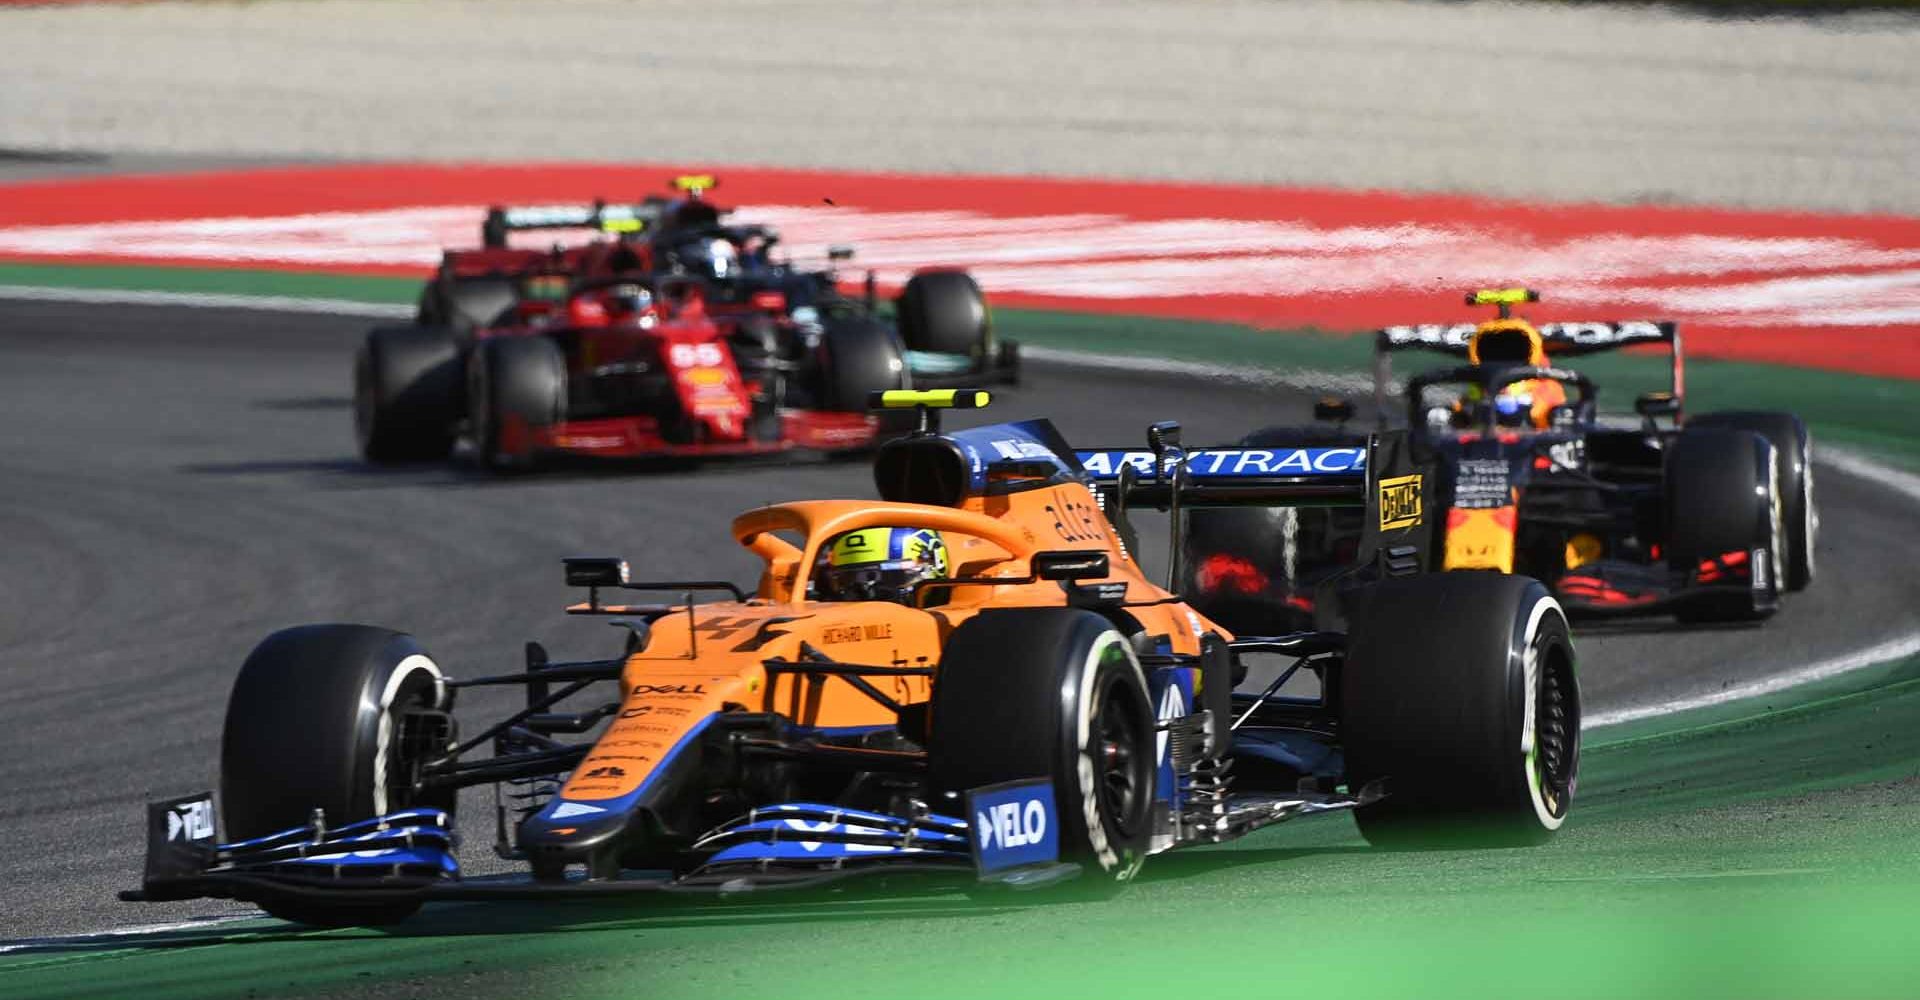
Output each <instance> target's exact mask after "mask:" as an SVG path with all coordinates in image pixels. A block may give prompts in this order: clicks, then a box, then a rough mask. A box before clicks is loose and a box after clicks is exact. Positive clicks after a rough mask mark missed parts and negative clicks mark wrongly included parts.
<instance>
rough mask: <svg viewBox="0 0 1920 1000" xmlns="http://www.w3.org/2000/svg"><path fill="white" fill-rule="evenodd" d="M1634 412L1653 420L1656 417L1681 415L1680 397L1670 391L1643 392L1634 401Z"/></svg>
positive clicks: (1677, 417) (1676, 417)
mask: <svg viewBox="0 0 1920 1000" xmlns="http://www.w3.org/2000/svg"><path fill="white" fill-rule="evenodd" d="M1633 412H1635V413H1638V414H1640V415H1641V416H1643V417H1645V418H1647V419H1648V420H1652V419H1653V418H1655V417H1673V418H1674V419H1676V420H1677V419H1679V417H1680V399H1679V397H1677V396H1675V395H1674V394H1673V393H1670V392H1647V393H1642V394H1641V395H1640V396H1639V397H1638V398H1636V399H1635V400H1634V401H1633Z"/></svg>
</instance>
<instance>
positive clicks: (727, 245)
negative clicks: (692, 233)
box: [677, 236, 740, 281]
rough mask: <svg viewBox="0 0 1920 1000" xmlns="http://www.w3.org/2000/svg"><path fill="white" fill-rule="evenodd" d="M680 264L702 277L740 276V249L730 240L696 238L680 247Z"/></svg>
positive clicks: (725, 278) (722, 278) (722, 277)
mask: <svg viewBox="0 0 1920 1000" xmlns="http://www.w3.org/2000/svg"><path fill="white" fill-rule="evenodd" d="M677 256H678V257H679V260H680V265H681V266H682V267H684V268H686V269H687V270H689V271H691V272H693V273H695V274H698V275H700V276H701V277H703V278H714V279H717V280H721V281H725V280H727V279H730V278H737V277H739V276H740V251H739V249H738V248H736V247H735V246H734V245H733V242H732V241H731V240H726V239H722V238H720V237H717V236H716V237H713V238H711V239H704V238H703V239H698V240H695V241H693V242H692V243H689V244H687V245H686V246H684V247H682V248H681V249H680V252H679V254H678V255H677Z"/></svg>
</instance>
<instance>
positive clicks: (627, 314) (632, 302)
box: [605, 283, 653, 321]
mask: <svg viewBox="0 0 1920 1000" xmlns="http://www.w3.org/2000/svg"><path fill="white" fill-rule="evenodd" d="M605 301H606V307H607V315H608V316H610V317H612V318H613V319H614V320H616V321H618V320H623V319H632V318H634V317H636V316H640V315H642V314H644V313H645V312H646V311H647V310H648V309H650V308H652V307H653V292H651V291H649V290H648V289H647V287H646V286H645V285H637V284H631V283H623V284H618V285H614V286H613V287H612V288H609V289H607V294H606V300H605Z"/></svg>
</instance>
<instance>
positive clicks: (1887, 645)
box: [1580, 444, 1920, 729]
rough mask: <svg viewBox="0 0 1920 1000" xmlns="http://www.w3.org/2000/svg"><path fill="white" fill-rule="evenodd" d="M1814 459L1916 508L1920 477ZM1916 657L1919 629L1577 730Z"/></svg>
mask: <svg viewBox="0 0 1920 1000" xmlns="http://www.w3.org/2000/svg"><path fill="white" fill-rule="evenodd" d="M1815 454H1816V456H1818V462H1819V464H1820V465H1822V466H1824V467H1826V468H1828V469H1832V470H1835V471H1838V472H1842V473H1845V474H1847V475H1849V476H1854V477H1856V478H1859V479H1865V480H1867V481H1868V482H1871V483H1874V484H1875V485H1878V486H1883V487H1885V488H1887V489H1888V490H1891V491H1893V492H1895V493H1898V494H1900V495H1901V496H1903V497H1905V498H1907V499H1908V500H1910V501H1912V502H1913V503H1915V504H1920V476H1916V475H1914V474H1913V473H1911V472H1903V471H1901V470H1899V469H1893V468H1889V467H1887V466H1884V465H1881V464H1880V463H1878V462H1875V461H1873V460H1872V459H1870V458H1867V457H1866V456H1864V455H1861V454H1860V453H1858V452H1854V451H1848V450H1846V449H1844V448H1835V447H1833V446H1831V445H1824V444H1823V445H1820V446H1819V448H1818V449H1817V450H1816V452H1815ZM1916 654H1920V629H1916V630H1912V631H1909V632H1908V633H1907V634H1905V635H1900V636H1895V637H1893V638H1891V639H1888V640H1886V641H1885V642H1881V643H1877V644H1875V645H1872V646H1867V647H1865V648H1863V649H1856V650H1853V651H1851V652H1846V653H1841V654H1840V655H1838V656H1831V657H1828V658H1827V659H1824V660H1819V661H1817V662H1814V663H1810V664H1808V665H1806V666H1804V667H1801V668H1799V669H1798V670H1789V671H1787V672H1786V673H1783V674H1775V675H1773V676H1772V677H1768V678H1766V679H1765V680H1758V681H1753V682H1751V683H1747V684H1741V685H1738V686H1736V687H1730V688H1726V689H1724V690H1720V691H1715V692H1713V693H1712V694H1705V695H1700V696H1698V697H1694V698H1681V699H1678V700H1676V701H1668V702H1662V703H1660V704H1658V705H1640V706H1636V707H1634V708H1621V709H1615V710H1614V711H1611V712H1601V713H1600V714H1598V715H1590V716H1588V717H1587V718H1586V719H1585V720H1584V721H1583V723H1582V725H1581V727H1580V728H1582V729H1598V728H1600V727H1602V726H1617V725H1620V724H1621V723H1623V722H1638V721H1640V720H1642V719H1655V718H1659V717H1661V716H1665V715H1675V714H1678V713H1680V712H1688V711H1692V710H1693V709H1696V708H1709V707H1712V706H1714V705H1725V704H1727V703H1729V702H1735V701H1741V700H1744V699H1747V698H1758V697H1760V696H1761V695H1769V694H1777V693H1779V692H1781V691H1785V690H1786V689H1788V688H1791V687H1798V686H1799V685H1801V684H1811V683H1813V682H1814V681H1823V680H1827V679H1829V678H1833V677H1838V676H1840V675H1841V674H1848V673H1852V672H1853V671H1855V670H1865V669H1866V668H1868V667H1876V666H1879V665H1881V664H1883V663H1892V662H1894V661H1895V660H1904V659H1906V658H1907V657H1909V656H1914V655H1916Z"/></svg>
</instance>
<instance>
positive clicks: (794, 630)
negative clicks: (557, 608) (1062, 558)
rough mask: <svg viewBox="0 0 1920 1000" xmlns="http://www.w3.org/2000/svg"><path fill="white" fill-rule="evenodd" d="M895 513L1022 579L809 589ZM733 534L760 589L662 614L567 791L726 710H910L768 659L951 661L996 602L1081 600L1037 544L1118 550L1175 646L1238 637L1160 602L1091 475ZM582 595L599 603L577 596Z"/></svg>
mask: <svg viewBox="0 0 1920 1000" xmlns="http://www.w3.org/2000/svg"><path fill="white" fill-rule="evenodd" d="M881 526H896V527H915V528H932V529H935V530H937V531H940V532H941V533H942V534H943V535H944V537H945V541H946V544H947V547H948V552H949V559H950V560H951V564H952V567H953V576H954V577H956V578H961V577H989V578H1004V579H1006V580H1007V581H1008V582H1006V583H1003V584H1001V583H979V584H959V585H954V586H951V587H942V588H934V589H932V590H931V591H930V592H929V593H930V594H931V595H940V594H944V595H945V600H944V601H942V600H940V599H939V597H938V596H933V597H932V600H931V601H930V602H929V603H931V604H932V605H933V606H931V607H927V608H911V607H906V606H903V605H899V604H891V603H885V602H877V601H862V602H855V603H841V602H830V601H816V600H809V599H808V598H807V593H808V587H807V584H808V579H809V576H810V575H811V573H812V571H813V569H814V567H815V566H816V565H817V564H818V559H819V555H820V552H821V548H822V546H824V545H826V544H827V543H828V542H829V541H831V540H832V539H833V538H835V537H837V536H839V535H840V534H842V533H844V532H848V531H853V530H856V529H860V528H870V527H881ZM733 535H734V539H735V540H736V541H738V542H739V543H740V544H742V545H744V546H746V547H747V548H748V549H751V550H752V551H753V552H754V553H755V554H757V555H759V556H760V557H761V558H762V559H764V560H765V561H766V569H765V570H764V572H763V573H762V574H761V577H760V582H759V586H758V588H757V590H756V593H755V595H754V596H753V597H752V598H750V599H748V600H747V601H745V602H735V601H727V602H716V603H710V604H698V605H694V606H693V607H691V608H682V609H679V610H676V611H674V612H672V613H669V614H667V615H665V616H663V617H660V618H657V619H656V620H654V621H653V623H652V631H651V640H650V642H649V643H648V645H647V646H646V648H645V649H644V650H642V651H640V652H638V653H635V654H633V655H632V656H630V657H629V658H628V660H627V663H626V667H625V670H624V671H623V675H622V681H623V686H624V690H625V694H624V696H623V699H622V704H621V710H620V712H619V714H618V715H617V716H616V717H615V718H614V720H613V722H612V723H611V724H610V725H609V726H608V727H607V729H606V731H605V732H604V733H603V734H602V735H601V736H600V738H599V740H598V742H597V743H596V745H595V747H594V750H593V752H592V753H590V754H589V755H588V756H587V758H586V760H585V761H584V762H583V763H582V764H581V765H580V767H579V768H578V769H576V770H575V771H574V772H573V774H572V776H571V777H570V778H569V779H568V781H567V784H566V786H565V788H564V789H563V790H562V795H563V796H564V797H565V798H567V799H581V800H596V799H611V798H618V797H620V796H622V795H626V794H628V793H630V792H632V791H633V790H635V789H636V788H638V787H639V786H640V785H641V783H642V782H643V781H645V780H646V778H647V776H648V775H649V774H650V773H651V772H652V771H653V770H654V768H655V767H657V766H659V764H660V762H661V761H662V760H663V759H665V758H666V756H667V755H668V751H669V750H670V749H671V748H672V747H673V746H674V745H675V744H676V743H678V742H679V741H680V740H681V739H682V738H683V737H685V736H687V734H688V733H690V732H691V731H692V730H693V729H694V728H695V727H697V726H698V725H699V724H700V722H701V721H702V720H704V719H705V718H707V717H708V716H709V715H710V714H711V713H714V712H720V711H726V710H746V711H754V712H777V713H780V714H782V715H785V716H787V717H789V718H791V719H792V720H793V721H794V722H796V723H799V724H801V725H805V726H812V727H818V728H822V729H833V728H838V727H869V726H871V727H878V726H888V725H893V724H895V722H896V721H897V716H896V714H895V713H894V712H893V711H892V710H891V709H889V708H887V707H886V706H884V705H882V704H880V703H878V702H876V701H874V700H873V699H872V698H869V697H868V696H867V695H866V694H864V693H862V692H861V691H859V690H858V689H857V688H856V687H855V686H854V685H853V683H851V682H850V681H849V680H848V679H847V678H844V677H834V676H821V675H817V674H816V675H812V676H804V675H797V674H790V673H782V674H777V675H776V674H770V673H769V671H768V670H767V668H766V666H765V663H766V661H768V660H789V661H796V660H801V659H803V654H802V648H801V647H802V644H803V643H804V644H806V645H807V646H809V647H811V648H812V649H813V650H815V651H817V652H818V653H820V654H824V655H825V656H827V657H829V658H831V659H832V660H835V661H838V662H843V663H857V664H862V665H868V666H897V667H937V666H938V665H939V661H940V652H941V650H942V649H943V648H944V646H945V644H946V640H947V636H948V635H949V634H950V633H951V632H952V631H953V629H954V628H956V627H958V626H959V625H960V624H961V623H962V622H964V621H966V620H967V619H968V618H970V617H972V616H973V615H975V614H977V613H979V612H980V611H982V610H986V609H990V608H1001V607H1021V608H1031V607H1048V606H1053V607H1063V606H1065V605H1066V604H1067V596H1066V591H1065V590H1064V589H1063V587H1062V585H1061V584H1060V583H1058V582H1053V581H1044V580H1041V581H1027V580H1026V578H1027V577H1029V576H1030V575H1031V574H1030V570H1029V560H1030V559H1031V558H1032V556H1033V555H1034V554H1035V553H1036V552H1048V551H1061V550H1074V551H1101V552H1105V553H1107V555H1108V560H1109V567H1110V573H1109V574H1108V576H1106V577H1105V578H1104V580H1105V581H1110V582H1111V581H1123V582H1125V583H1126V585H1127V602H1128V603H1129V604H1130V605H1132V606H1130V607H1128V608H1127V612H1128V613H1129V614H1131V615H1132V616H1133V617H1134V618H1135V619H1136V620H1138V621H1139V622H1140V623H1141V625H1142V626H1144V627H1145V630H1146V632H1147V633H1149V634H1156V635H1165V636H1167V638H1168V641H1169V642H1170V643H1171V644H1172V651H1173V652H1176V653H1189V654H1197V653H1198V652H1199V651H1200V639H1201V637H1202V636H1203V635H1205V634H1206V633H1208V632H1214V633H1217V634H1219V635H1220V636H1221V637H1222V638H1231V635H1230V634H1229V633H1228V632H1227V631H1226V630H1225V629H1223V628H1221V627H1219V626H1218V625H1215V624H1214V623H1213V622H1211V621H1209V620H1207V619H1206V618H1204V617H1202V616H1200V615H1199V614H1197V613H1196V612H1194V611H1192V610H1190V609H1189V608H1188V607H1187V606H1186V605H1185V604H1183V603H1177V602H1174V603H1147V602H1155V601H1160V600H1162V599H1164V598H1167V597H1169V596H1171V595H1169V594H1168V592H1167V591H1165V590H1163V589H1161V588H1160V587H1159V586H1157V585H1155V584H1153V583H1152V582H1150V581H1149V580H1148V579H1147V578H1146V576H1145V575H1144V574H1143V573H1142V572H1141V570H1140V567H1139V565H1138V564H1137V563H1136V562H1135V561H1134V560H1133V558H1132V556H1131V555H1129V554H1128V553H1127V551H1126V549H1125V548H1124V546H1123V545H1122V544H1121V543H1120V541H1119V540H1118V538H1116V537H1115V536H1114V534H1113V532H1112V530H1111V528H1110V527H1109V525H1108V523H1107V520H1106V517H1105V516H1104V515H1103V514H1102V513H1101V512H1100V509H1099V507H1098V505H1097V504H1096V503H1095V501H1094V498H1093V495H1092V493H1091V492H1090V491H1089V490H1088V489H1087V487H1086V486H1084V485H1082V484H1080V483H1077V482H1068V483H1061V484H1057V485H1050V486H1044V487H1039V488H1036V489H1030V490H1026V491H1024V492H1018V493H1012V494H1008V495H1003V496H974V497H969V498H967V499H966V500H965V501H963V502H962V504H961V505H960V506H959V507H936V506H928V505H923V504H910V503H886V502H874V501H856V500H814V501H805V502H799V503H787V504H778V505H775V506H770V507H762V508H758V509H756V510H751V511H748V512H747V513H745V514H742V515H740V516H739V517H737V518H735V519H734V522H733ZM1099 582H1101V581H1083V583H1084V584H1086V585H1094V584H1097V583H1099ZM569 610H571V611H573V612H575V613H582V612H589V611H591V610H593V609H591V608H590V607H589V606H587V605H576V606H575V607H573V608H571V609H569ZM599 610H601V611H605V612H616V613H617V609H614V608H601V609H599ZM867 680H868V681H869V682H870V683H872V684H874V685H875V686H877V687H879V688H880V690H881V691H882V693H884V694H886V695H888V696H889V697H891V698H893V699H894V700H895V701H897V702H899V703H901V704H902V705H910V704H915V703H919V702H924V701H926V700H928V699H929V698H930V697H931V695H932V687H933V685H932V679H931V678H930V677H926V676H874V677H868V678H867Z"/></svg>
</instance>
